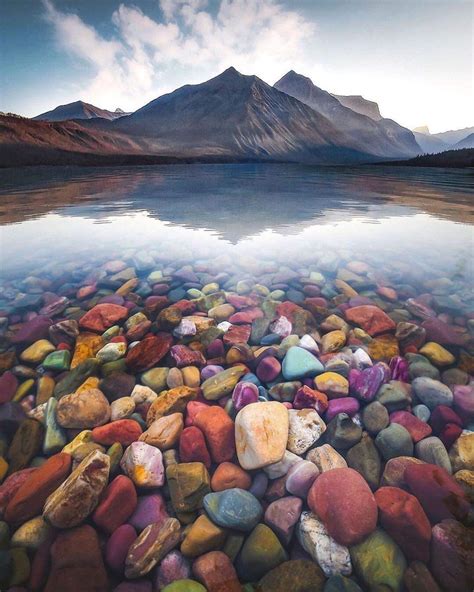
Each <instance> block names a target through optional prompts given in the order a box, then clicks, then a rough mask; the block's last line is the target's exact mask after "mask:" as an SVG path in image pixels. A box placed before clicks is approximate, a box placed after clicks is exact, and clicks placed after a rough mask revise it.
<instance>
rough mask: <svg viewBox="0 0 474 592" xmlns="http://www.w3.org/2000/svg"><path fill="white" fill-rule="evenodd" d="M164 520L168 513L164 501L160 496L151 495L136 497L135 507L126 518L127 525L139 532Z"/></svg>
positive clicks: (157, 494) (156, 494)
mask: <svg viewBox="0 0 474 592" xmlns="http://www.w3.org/2000/svg"><path fill="white" fill-rule="evenodd" d="M166 518H168V512H167V511H166V503H165V500H164V499H163V497H162V496H161V494H159V493H152V494H150V495H144V496H139V497H138V500H137V506H136V508H135V510H134V512H133V514H132V515H131V516H130V517H129V518H128V523H129V524H131V525H132V526H133V527H134V528H136V529H137V531H138V532H141V531H142V530H144V529H145V528H146V527H147V526H148V525H149V524H153V523H155V522H156V523H161V522H164V520H165V519H166Z"/></svg>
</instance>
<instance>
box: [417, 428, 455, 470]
mask: <svg viewBox="0 0 474 592" xmlns="http://www.w3.org/2000/svg"><path fill="white" fill-rule="evenodd" d="M415 454H416V456H417V457H418V458H419V459H420V460H422V461H424V462H426V463H430V464H432V465H438V466H439V467H442V468H443V469H444V470H445V471H447V472H448V473H450V474H451V473H452V467H451V461H450V460H449V455H448V451H447V450H446V448H445V447H444V444H443V443H442V442H441V440H440V439H439V438H436V436H431V437H429V438H425V439H424V440H420V441H419V442H418V443H417V444H416V445H415Z"/></svg>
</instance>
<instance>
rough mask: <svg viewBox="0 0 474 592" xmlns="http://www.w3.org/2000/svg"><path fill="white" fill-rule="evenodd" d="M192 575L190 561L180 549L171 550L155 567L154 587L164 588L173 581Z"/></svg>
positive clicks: (156, 588) (157, 588)
mask: <svg viewBox="0 0 474 592" xmlns="http://www.w3.org/2000/svg"><path fill="white" fill-rule="evenodd" d="M190 575H191V564H190V562H189V561H188V560H187V559H186V557H184V555H182V554H181V553H180V552H179V551H171V552H170V553H168V555H166V556H165V557H164V558H163V559H162V561H161V562H160V565H158V566H157V568H156V569H155V575H154V589H155V590H162V589H163V588H164V587H165V586H167V585H168V584H171V582H175V581H176V580H186V579H188V578H189V577H190Z"/></svg>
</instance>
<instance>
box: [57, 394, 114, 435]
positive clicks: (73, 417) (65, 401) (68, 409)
mask: <svg viewBox="0 0 474 592" xmlns="http://www.w3.org/2000/svg"><path fill="white" fill-rule="evenodd" d="M56 418H57V421H58V423H59V425H60V426H61V427H63V428H76V429H90V428H95V427H97V426H100V425H104V424H105V423H107V422H108V421H109V419H110V405H109V402H108V401H107V399H106V398H105V396H104V395H103V393H102V391H100V390H99V389H89V390H85V391H82V392H78V393H74V394H70V395H65V396H64V397H62V398H61V399H60V400H59V402H58V405H57V408H56Z"/></svg>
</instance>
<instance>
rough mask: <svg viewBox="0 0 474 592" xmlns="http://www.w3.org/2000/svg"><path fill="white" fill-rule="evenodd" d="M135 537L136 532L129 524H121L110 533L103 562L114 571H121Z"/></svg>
mask: <svg viewBox="0 0 474 592" xmlns="http://www.w3.org/2000/svg"><path fill="white" fill-rule="evenodd" d="M136 538H137V532H136V530H135V529H134V528H133V526H131V525H130V524H122V526H119V527H118V528H117V529H116V530H114V532H113V533H112V534H111V535H110V538H109V540H108V541H107V544H106V546H105V562H106V563H107V565H108V566H109V567H110V568H111V569H113V570H114V571H115V572H117V573H122V572H123V570H124V568H125V559H126V557H127V553H128V550H129V549H130V545H131V544H132V543H133V542H134V541H135V539H136Z"/></svg>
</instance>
